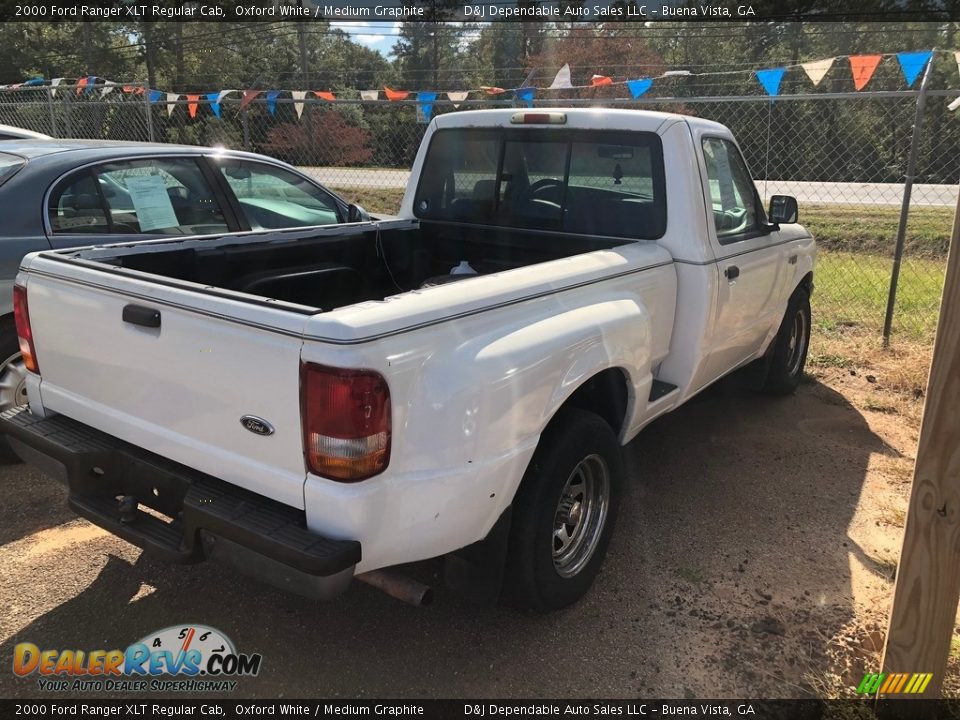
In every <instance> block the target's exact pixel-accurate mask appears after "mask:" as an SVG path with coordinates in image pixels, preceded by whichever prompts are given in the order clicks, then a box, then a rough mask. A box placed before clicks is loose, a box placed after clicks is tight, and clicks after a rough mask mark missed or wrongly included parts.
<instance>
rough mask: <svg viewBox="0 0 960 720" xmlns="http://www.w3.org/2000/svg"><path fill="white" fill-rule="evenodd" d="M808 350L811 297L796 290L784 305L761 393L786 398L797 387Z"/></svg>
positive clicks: (803, 290)
mask: <svg viewBox="0 0 960 720" xmlns="http://www.w3.org/2000/svg"><path fill="white" fill-rule="evenodd" d="M809 348H810V294H809V293H808V292H807V290H806V288H802V287H800V288H797V289H796V291H795V292H794V293H793V295H792V296H791V297H790V302H788V303H787V312H786V313H785V314H784V316H783V322H782V323H781V324H780V330H779V331H778V332H777V337H776V338H774V341H773V346H772V350H771V352H772V354H771V356H770V365H769V367H768V370H767V379H766V382H765V383H764V386H763V389H764V391H765V392H768V393H771V394H773V395H789V394H790V393H792V392H793V391H794V390H796V389H797V386H798V385H799V384H800V379H801V378H802V377H803V367H804V365H805V364H806V362H807V350H808V349H809Z"/></svg>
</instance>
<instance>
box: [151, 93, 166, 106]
mask: <svg viewBox="0 0 960 720" xmlns="http://www.w3.org/2000/svg"><path fill="white" fill-rule="evenodd" d="M164 95H166V93H165V92H163V91H162V90H151V91H150V102H152V103H154V102H160V98H162V97H163V96H164Z"/></svg>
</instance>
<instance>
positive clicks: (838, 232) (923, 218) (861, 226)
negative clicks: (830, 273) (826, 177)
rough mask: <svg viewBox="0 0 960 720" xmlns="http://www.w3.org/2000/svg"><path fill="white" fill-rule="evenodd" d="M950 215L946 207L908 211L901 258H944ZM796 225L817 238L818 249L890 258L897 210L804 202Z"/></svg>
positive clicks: (950, 209)
mask: <svg viewBox="0 0 960 720" xmlns="http://www.w3.org/2000/svg"><path fill="white" fill-rule="evenodd" d="M953 212H954V209H953V208H949V207H913V208H911V210H910V215H909V219H908V222H907V232H906V235H905V241H904V255H905V257H911V258H926V259H932V258H945V257H946V255H947V249H948V248H949V245H950V229H951V227H952V226H953ZM800 222H801V223H803V224H804V225H805V226H806V228H807V229H808V230H810V231H811V232H812V233H813V236H814V237H815V238H817V243H818V244H819V246H820V247H821V249H824V250H836V251H843V252H866V253H870V254H874V255H886V256H889V257H890V258H892V257H893V250H894V246H895V245H896V240H897V227H898V225H899V223H900V207H899V206H894V205H835V204H816V203H804V204H802V205H801V206H800Z"/></svg>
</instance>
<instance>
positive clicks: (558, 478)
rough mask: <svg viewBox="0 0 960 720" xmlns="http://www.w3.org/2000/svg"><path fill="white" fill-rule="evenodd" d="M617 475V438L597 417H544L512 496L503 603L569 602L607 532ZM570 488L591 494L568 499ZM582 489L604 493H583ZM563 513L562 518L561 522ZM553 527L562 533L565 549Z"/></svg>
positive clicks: (593, 570) (581, 588)
mask: <svg viewBox="0 0 960 720" xmlns="http://www.w3.org/2000/svg"><path fill="white" fill-rule="evenodd" d="M604 473H605V476H606V482H604V480H603V475H604ZM623 476H624V471H623V458H622V456H621V454H620V445H619V443H618V442H617V438H616V437H615V436H614V434H613V431H612V430H611V429H610V426H609V425H608V424H607V423H606V422H604V421H603V420H602V419H601V418H600V417H598V416H597V415H595V414H593V413H590V412H586V411H584V410H576V409H571V410H565V411H563V412H562V414H561V415H560V416H559V417H557V418H556V419H555V420H554V421H553V422H551V424H550V425H549V426H548V427H547V429H546V431H544V433H543V435H542V436H541V438H540V444H539V446H538V447H537V450H536V452H535V453H534V455H533V459H532V460H531V462H530V466H529V467H528V468H527V472H526V473H525V475H524V477H523V481H522V482H521V484H520V488H519V490H518V491H517V495H516V497H515V498H514V502H513V517H512V522H511V526H510V545H509V548H508V550H507V564H506V572H505V575H504V586H503V597H504V599H505V600H506V601H507V602H509V603H510V604H512V605H515V606H517V607H520V608H523V609H527V610H533V611H536V612H549V611H551V610H558V609H560V608H562V607H566V606H567V605H570V604H571V603H574V602H576V601H577V600H579V599H580V598H581V597H582V596H583V595H584V594H585V593H586V592H587V591H588V590H589V589H590V586H591V585H592V584H593V580H594V578H595V577H596V575H597V572H598V571H599V570H600V566H601V565H602V564H603V558H604V556H605V555H606V552H607V546H608V545H609V543H610V537H611V535H612V534H613V527H614V524H615V523H616V518H617V511H618V509H619V507H620V497H621V491H622V485H623ZM570 483H572V484H570ZM578 487H579V488H581V489H584V492H583V493H582V494H581V498H585V497H586V495H588V494H589V495H590V497H591V498H593V499H592V500H589V501H587V500H585V499H582V500H581V501H576V500H575V499H574V494H575V493H576V492H577V488H578ZM587 488H593V489H594V490H595V489H597V488H601V489H602V488H605V489H606V492H605V493H604V492H602V490H601V492H599V493H597V492H593V491H591V492H589V493H588V492H587V491H586V489H587ZM601 496H602V497H604V498H605V503H604V502H603V501H601V500H600V497H601ZM562 499H563V500H564V501H565V504H564V505H563V506H562V507H561V500H562ZM578 508H579V509H578ZM561 513H563V515H561ZM574 517H576V521H574V519H573V518H574ZM564 518H566V520H567V521H568V522H561V520H563V519H564ZM574 523H576V524H574ZM580 523H583V524H582V525H580ZM596 523H599V527H597V526H596ZM560 525H562V526H563V527H562V529H558V528H559V526H560ZM571 528H572V532H570V529H571ZM557 532H562V533H565V534H566V535H567V536H568V537H569V541H570V544H569V546H567V547H566V549H565V550H563V549H562V547H563V542H564V541H563V540H562V539H561V538H562V536H560V537H558V536H557V535H556V533H557ZM578 532H579V533H580V535H578ZM578 537H579V538H580V544H579V545H577V544H576V542H575V539H576V538H578ZM585 543H586V544H585ZM558 545H559V547H558Z"/></svg>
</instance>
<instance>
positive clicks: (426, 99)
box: [417, 92, 437, 122]
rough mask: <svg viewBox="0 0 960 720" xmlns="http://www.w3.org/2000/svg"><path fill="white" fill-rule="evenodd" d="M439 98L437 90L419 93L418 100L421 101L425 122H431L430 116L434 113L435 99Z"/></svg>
mask: <svg viewBox="0 0 960 720" xmlns="http://www.w3.org/2000/svg"><path fill="white" fill-rule="evenodd" d="M436 99H437V94H436V93H435V92H420V93H417V102H418V103H420V111H421V112H422V113H423V120H424V122H430V116H431V115H432V114H433V101H434V100H436Z"/></svg>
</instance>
